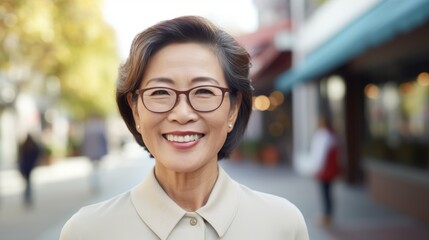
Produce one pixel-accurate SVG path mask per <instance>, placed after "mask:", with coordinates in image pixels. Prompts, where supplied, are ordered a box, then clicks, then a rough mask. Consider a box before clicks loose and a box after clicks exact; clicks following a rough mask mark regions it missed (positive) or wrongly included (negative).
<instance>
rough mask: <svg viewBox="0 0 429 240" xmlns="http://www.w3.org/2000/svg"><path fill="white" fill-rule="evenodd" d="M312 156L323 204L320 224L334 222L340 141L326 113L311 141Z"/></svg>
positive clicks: (319, 119) (321, 118)
mask: <svg viewBox="0 0 429 240" xmlns="http://www.w3.org/2000/svg"><path fill="white" fill-rule="evenodd" d="M310 154H311V158H312V159H313V161H314V164H315V178H316V180H317V182H318V185H319V188H320V195H321V203H322V206H323V217H322V219H321V220H320V225H321V226H323V227H326V226H330V225H331V223H332V217H333V211H334V200H333V194H332V185H333V182H334V180H335V179H336V178H337V177H338V175H339V174H340V166H339V148H338V141H337V138H336V136H335V133H334V131H333V128H332V124H331V121H330V120H329V119H328V118H327V117H326V116H324V115H321V116H320V117H319V118H318V127H317V129H316V131H315V133H314V135H313V138H312V142H311V153H310Z"/></svg>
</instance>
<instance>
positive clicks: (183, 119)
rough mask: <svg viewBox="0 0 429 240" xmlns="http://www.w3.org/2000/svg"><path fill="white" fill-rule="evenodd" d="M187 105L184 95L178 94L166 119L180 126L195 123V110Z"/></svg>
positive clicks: (196, 116)
mask: <svg viewBox="0 0 429 240" xmlns="http://www.w3.org/2000/svg"><path fill="white" fill-rule="evenodd" d="M189 104H190V103H189V102H188V100H187V99H186V96H185V94H180V95H179V97H178V99H177V103H176V105H175V106H174V108H173V109H171V111H170V112H169V114H168V117H167V119H168V120H169V121H176V122H178V123H180V124H185V123H188V122H193V121H196V120H197V119H198V114H196V112H195V110H194V109H193V108H192V107H191V106H190V105H189Z"/></svg>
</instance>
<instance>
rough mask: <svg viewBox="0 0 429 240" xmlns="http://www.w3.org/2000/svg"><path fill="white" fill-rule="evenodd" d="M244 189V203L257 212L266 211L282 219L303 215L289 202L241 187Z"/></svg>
mask: <svg viewBox="0 0 429 240" xmlns="http://www.w3.org/2000/svg"><path fill="white" fill-rule="evenodd" d="M240 187H241V189H242V194H243V195H242V197H243V202H244V203H245V204H249V205H252V206H253V208H254V209H255V210H259V211H266V212H269V213H273V214H276V215H280V217H281V216H282V215H284V214H286V215H289V216H291V215H293V216H294V215H297V216H298V215H301V212H300V210H299V209H298V208H297V207H296V206H295V205H294V204H293V203H291V202H290V201H289V200H287V199H285V198H282V197H279V196H276V195H272V194H268V193H263V192H259V191H255V190H253V189H250V188H248V187H246V186H244V185H240Z"/></svg>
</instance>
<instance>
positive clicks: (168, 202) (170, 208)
mask: <svg viewBox="0 0 429 240" xmlns="http://www.w3.org/2000/svg"><path fill="white" fill-rule="evenodd" d="M131 201H132V203H133V205H134V207H135V209H136V211H137V213H138V214H139V216H140V218H141V219H142V220H143V221H144V222H145V223H146V225H147V226H148V227H149V228H150V229H151V230H152V231H153V232H154V233H155V234H156V235H158V237H159V238H161V239H167V237H168V236H169V235H170V233H171V231H173V229H174V227H175V226H176V225H177V223H178V222H179V221H180V219H182V218H183V216H185V214H186V211H185V210H183V209H182V208H181V207H180V206H179V205H177V204H176V203H175V202H174V201H173V200H172V199H171V198H170V197H169V196H168V195H167V194H166V193H165V192H164V190H163V189H162V188H161V186H160V185H159V183H158V181H157V180H156V178H155V174H154V171H151V172H150V174H148V176H147V177H146V178H145V179H144V180H143V182H141V183H140V184H138V185H137V186H136V187H135V188H133V189H132V190H131ZM238 204H239V186H238V184H237V183H236V182H234V181H233V180H232V179H231V178H230V177H229V176H228V175H227V174H226V172H225V171H224V170H223V169H222V168H221V167H219V176H218V179H217V181H216V183H215V186H214V187H213V190H212V192H211V193H210V197H209V199H208V201H207V203H206V205H204V206H203V207H201V208H200V209H198V210H197V211H196V213H197V214H199V215H200V216H201V217H202V218H204V219H205V220H206V221H207V222H208V223H209V224H210V225H211V226H212V227H213V228H214V229H215V231H216V232H217V234H218V235H219V237H222V236H223V235H224V234H225V233H226V231H227V230H228V228H229V226H230V225H231V223H232V221H233V220H234V217H235V215H236V212H237V209H238Z"/></svg>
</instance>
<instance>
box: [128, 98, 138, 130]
mask: <svg viewBox="0 0 429 240" xmlns="http://www.w3.org/2000/svg"><path fill="white" fill-rule="evenodd" d="M127 102H128V105H129V106H130V108H131V111H132V112H133V118H134V124H135V125H136V126H137V125H138V124H139V122H140V117H139V111H138V107H137V105H138V104H137V103H138V101H135V100H133V93H131V92H129V93H127ZM136 129H137V131H139V132H140V129H139V128H137V127H136Z"/></svg>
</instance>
